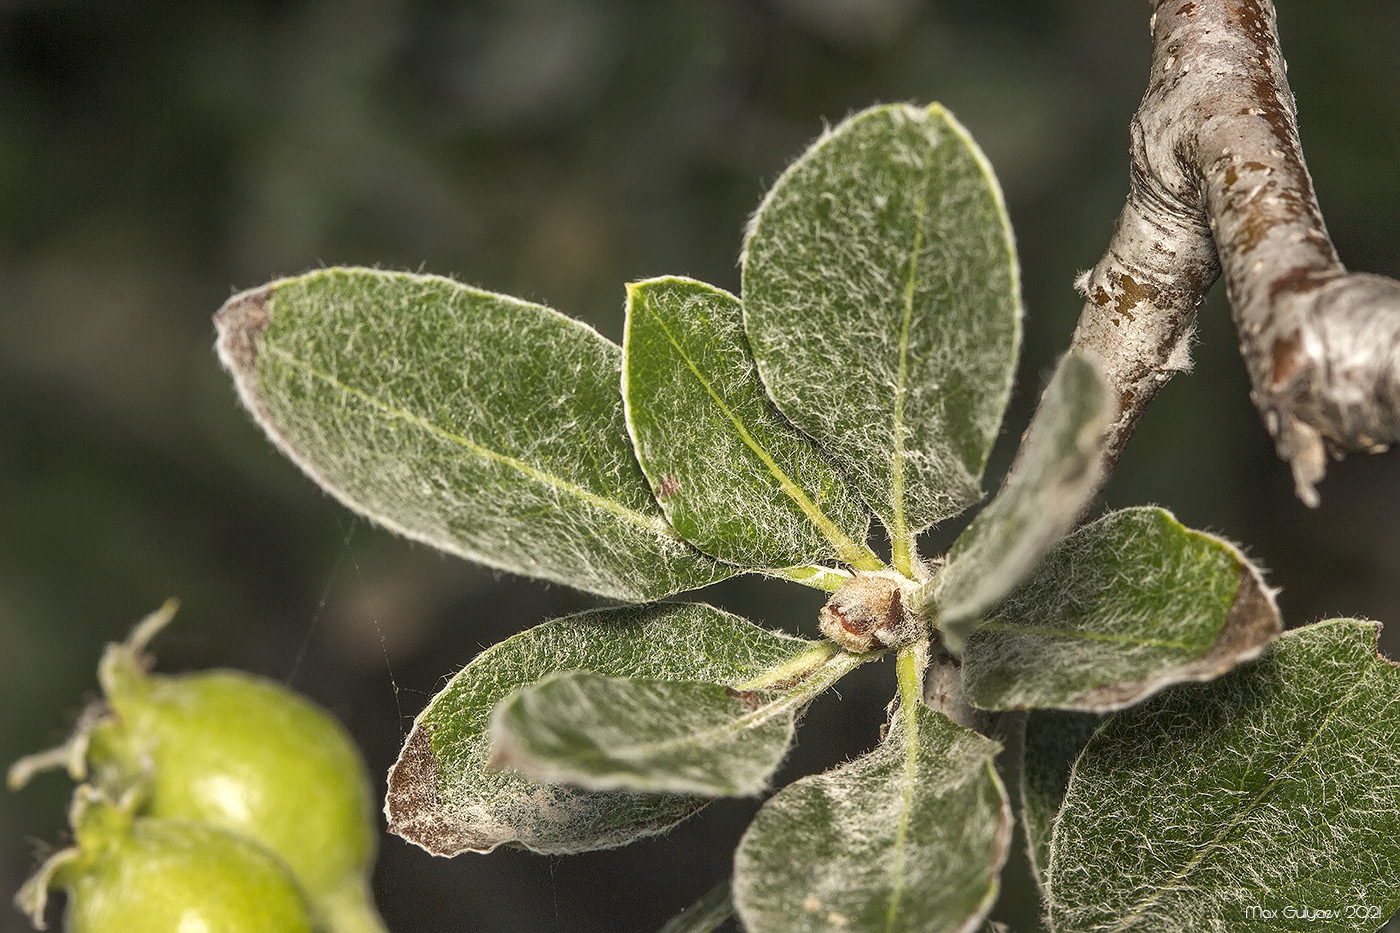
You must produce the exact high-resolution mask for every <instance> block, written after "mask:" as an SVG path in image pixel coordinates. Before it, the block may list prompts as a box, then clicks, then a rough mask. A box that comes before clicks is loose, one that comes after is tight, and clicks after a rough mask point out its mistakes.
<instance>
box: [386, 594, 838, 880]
mask: <svg viewBox="0 0 1400 933" xmlns="http://www.w3.org/2000/svg"><path fill="white" fill-rule="evenodd" d="M813 652H816V654H817V655H818V656H820V657H822V658H824V657H829V656H830V655H831V650H830V649H829V648H823V647H822V646H820V645H818V644H816V643H813V642H809V641H804V640H802V639H799V638H792V637H790V636H787V635H781V634H778V633H775V632H770V631H767V630H765V629H762V628H759V627H758V626H756V625H754V624H752V623H751V622H747V621H745V620H744V619H741V618H739V617H737V616H733V615H730V614H729V613H726V612H722V611H720V610H718V609H715V608H713V607H711V606H705V605H701V604H694V603H677V604H653V605H650V606H640V607H627V608H618V609H603V610H597V611H593V612H583V613H578V614H575V615H571V616H565V617H563V618H559V619H554V620H552V621H550V622H546V623H544V624H542V625H538V626H536V627H534V628H532V629H529V630H527V631H524V632H521V633H520V634H519V635H515V636H512V637H511V638H508V639H506V640H505V641H503V642H501V643H499V644H497V645H494V646H492V647H490V648H488V649H486V650H485V651H483V652H482V653H481V654H479V655H477V656H476V657H475V658H473V659H472V661H471V662H470V663H469V664H467V666H466V667H464V668H463V669H462V670H461V671H459V672H458V673H457V674H456V675H455V676H454V677H453V678H452V679H451V680H450V681H449V682H448V684H447V686H446V687H444V688H443V689H442V691H441V692H440V693H439V694H438V695H437V696H435V697H433V699H432V700H431V701H430V702H429V703H428V706H427V708H426V709H424V710H423V712H422V713H420V714H419V716H418V718H417V719H416V720H415V721H414V724H413V730H412V732H410V733H409V736H408V739H407V740H406V741H405V743H404V748H403V751H402V752H401V753H400V756H399V760H398V762H397V763H395V765H394V767H393V769H392V770H391V771H390V773H389V795H388V799H387V801H386V804H385V812H386V814H387V815H388V818H389V829H390V830H391V831H392V832H395V833H397V834H398V835H400V836H403V837H404V838H405V839H407V840H409V841H410V842H413V843H416V844H417V845H419V846H422V847H423V848H424V849H427V850H428V851H429V852H432V853H434V854H436V855H456V854H458V853H460V852H489V851H491V850H492V849H494V848H496V847H498V846H501V845H516V846H520V847H523V848H528V849H533V850H535V851H537V852H545V853H553V854H567V853H570V852H581V851H585V850H588V849H601V848H608V847H611V846H618V845H623V844H625V843H627V842H630V841H632V840H633V839H635V838H637V837H639V836H644V835H649V834H653V833H657V832H661V831H663V830H665V829H666V828H667V827H669V826H671V825H673V824H675V823H676V822H678V821H680V820H682V819H684V818H685V817H686V816H688V815H690V814H691V813H693V812H695V811H696V810H697V809H699V808H700V807H701V806H702V805H703V803H704V801H703V800H701V799H698V798H696V797H693V796H685V795H676V794H630V793H619V792H587V791H581V790H578V789H576V788H571V787H566V786H563V785H548V784H539V783H535V782H533V781H529V780H527V779H526V778H524V777H523V776H521V775H519V774H515V773H511V772H503V771H497V770H494V769H492V768H491V767H490V766H489V759H490V752H491V742H490V734H489V723H490V717H491V713H492V710H493V709H494V708H495V707H496V705H497V704H498V703H499V702H500V701H501V700H503V699H504V698H506V697H507V696H509V695H510V694H511V693H513V692H515V691H516V690H517V689H519V688H520V687H523V686H527V685H529V684H534V683H536V682H538V681H539V680H541V679H543V678H545V677H547V676H549V675H550V674H551V673H554V672H556V671H569V670H581V671H591V672H593V673H596V674H601V675H605V676H609V677H636V678H649V679H653V680H679V681H692V680H704V681H708V682H711V683H716V684H725V685H730V686H733V685H738V684H743V683H745V682H749V681H754V680H755V679H756V678H764V677H770V678H773V679H772V680H770V681H768V682H770V683H779V682H782V680H783V678H784V677H785V676H789V675H793V676H795V675H798V674H800V673H801V672H803V671H806V670H807V668H808V666H809V662H804V661H803V658H804V657H806V656H809V655H812V653H813ZM759 682H764V681H762V680H761V679H760V680H759Z"/></svg>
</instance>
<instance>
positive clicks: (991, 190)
mask: <svg viewBox="0 0 1400 933" xmlns="http://www.w3.org/2000/svg"><path fill="white" fill-rule="evenodd" d="M1019 289H1020V286H1019V272H1018V271H1017V267H1016V259H1015V247H1014V244H1013V242H1012V238H1011V233H1010V226H1009V224H1008V222H1007V220H1006V215H1005V209H1004V205H1003V203H1002V199H1001V194H1000V190H999V188H998V187H997V185H996V181H995V179H994V177H993V175H992V174H991V170H990V167H989V166H988V165H987V163H986V160H985V158H984V157H983V156H982V155H981V153H980V151H978V150H977V148H976V146H975V144H974V143H973V142H972V140H971V139H970V137H968V135H967V133H966V131H965V130H964V129H963V128H962V127H961V126H960V125H959V124H958V123H957V122H956V121H955V120H953V119H952V117H951V116H950V115H949V114H947V113H946V111H944V110H943V109H942V108H941V107H938V106H937V105H934V106H933V107H930V108H927V109H920V108H914V107H909V106H906V105H895V106H889V107H879V108H873V109H871V110H867V111H865V112H863V113H860V114H857V115H856V116H855V117H853V118H851V119H849V120H847V121H846V122H844V123H842V124H841V125H840V126H838V127H837V128H836V129H835V130H833V131H832V132H830V133H828V134H826V135H825V136H824V137H823V138H822V139H820V140H818V142H817V143H816V144H814V145H813V146H812V147H811V148H810V149H809V150H808V151H807V153H806V154H804V155H803V156H802V157H801V158H799V159H798V160H797V162H795V163H794V164H793V165H792V166H791V167H790V168H789V169H788V170H787V171H786V172H784V173H783V175H782V176H781V177H780V178H779V180H778V182H777V183H776V184H775V185H774V187H773V189H772V190H771V191H770V192H769V193H768V196H767V197H766V198H765V199H764V202H763V204H762V205H761V206H760V207H759V210H758V212H757V214H756V215H755V217H754V221H753V223H752V224H751V226H750V230H749V233H748V236H747V237H746V241H745V249H744V259H743V300H744V323H745V329H746V330H747V332H748V335H749V340H750V343H751V345H752V348H753V354H754V358H755V360H757V363H758V368H759V373H760V375H761V378H762V380H763V383H764V386H765V387H766V388H767V390H768V392H769V395H770V396H771V397H772V398H773V400H774V402H775V404H776V405H777V406H778V408H779V410H781V411H782V412H783V413H784V414H785V415H787V416H788V418H790V419H791V420H792V421H793V422H794V423H795V424H797V426H798V427H799V428H801V429H802V430H803V431H805V432H806V433H807V434H809V435H811V436H812V437H813V438H814V439H816V440H817V442H818V443H819V444H821V445H822V446H823V448H824V449H825V450H826V451H827V453H828V455H829V456H830V457H831V458H832V459H833V460H834V461H835V462H836V463H837V465H838V466H840V467H841V468H842V469H843V470H844V471H845V473H846V474H847V475H848V476H849V477H850V478H851V480H852V482H853V483H855V485H856V487H857V488H858V489H859V490H860V491H861V493H862V495H864V496H865V498H866V501H867V503H869V505H870V506H871V508H872V509H873V510H874V511H875V512H876V514H877V515H879V516H880V518H881V519H882V521H883V522H884V523H885V525H886V527H887V529H888V530H889V531H890V533H891V538H892V541H893V544H894V547H895V549H896V554H897V556H896V562H897V569H900V570H901V571H902V572H905V573H909V572H910V566H909V564H910V537H911V535H912V534H914V533H917V532H918V531H919V530H920V529H922V528H923V527H926V526H927V525H929V524H931V523H932V522H934V521H937V520H939V519H940V518H944V517H946V516H948V515H952V514H955V513H956V512H958V511H961V510H962V509H963V508H965V507H966V506H967V505H968V504H970V503H971V502H973V501H975V500H976V499H977V498H978V497H979V496H980V485H979V481H980V477H981V474H982V470H983V467H984V466H985V464H986V458H987V454H988V452H989V451H990V447H991V442H992V440H993V439H994V437H995V435H996V431H997V428H998V425H999V424H1000V420H1001V413H1002V410H1003V408H1004V407H1005V404H1006V399H1007V397H1008V394H1009V392H1010V386H1011V375H1012V369H1013V368H1014V365H1015V357H1016V350H1017V347H1018V345H1019V340H1020V291H1019ZM814 335H815V336H814Z"/></svg>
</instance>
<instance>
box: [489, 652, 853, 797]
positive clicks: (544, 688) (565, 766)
mask: <svg viewBox="0 0 1400 933" xmlns="http://www.w3.org/2000/svg"><path fill="white" fill-rule="evenodd" d="M865 660H866V658H865V657H863V656H859V655H853V654H850V653H848V652H842V651H837V650H836V649H835V648H834V646H830V645H819V646H817V647H815V648H813V649H812V650H811V651H809V652H808V653H807V654H806V655H804V656H803V657H802V658H801V659H800V661H801V662H804V663H803V667H805V670H804V671H803V672H802V674H801V675H800V676H801V680H800V682H798V683H794V684H791V685H790V686H786V687H785V689H781V690H774V689H751V688H746V687H739V688H736V687H731V686H725V685H722V684H714V683H705V682H697V681H664V680H654V679H640V678H615V677H602V676H599V675H596V674H591V673H588V672H585V671H563V672H560V673H556V674H552V675H550V676H549V677H546V678H544V679H543V680H540V681H538V682H537V683H535V684H532V685H530V686H527V687H524V688H522V689H520V690H518V691H516V692H515V693H513V694H512V695H510V696H509V697H507V698H506V699H505V700H503V701H501V703H500V704H499V705H498V706H497V707H496V710H495V712H494V713H492V716H491V738H492V758H491V764H492V766H493V767H504V768H511V769H514V770H516V771H519V772H521V773H522V774H524V775H526V776H527V777H529V778H531V779H532V780H535V781H541V782H546V783H564V784H572V785H574V786H577V787H582V788H585V789H588V790H626V791H629V792H632V793H673V794H698V795H703V796H708V797H744V796H749V795H752V794H757V793H760V792H761V791H763V790H765V789H767V787H768V783H769V779H770V778H771V777H772V775H773V772H774V771H776V770H777V769H778V766H779V765H780V764H782V760H783V757H784V756H785V755H786V753H787V750H788V746H789V745H791V744H792V736H793V730H794V728H795V726H796V720H797V715H798V713H799V712H800V711H801V709H802V708H804V707H805V706H806V705H807V704H808V703H809V702H810V701H811V700H812V699H813V698H814V697H815V696H816V695H817V694H818V693H821V692H822V691H823V690H825V689H826V688H827V687H829V686H831V685H832V684H834V683H835V682H836V680H838V679H839V678H840V677H841V676H843V675H844V674H846V673H848V672H849V671H851V670H854V669H855V668H856V667H858V666H859V665H860V664H862V663H864V661H865ZM774 673H775V674H776V673H777V672H774ZM771 676H772V675H770V676H769V677H766V678H764V679H765V680H767V679H771Z"/></svg>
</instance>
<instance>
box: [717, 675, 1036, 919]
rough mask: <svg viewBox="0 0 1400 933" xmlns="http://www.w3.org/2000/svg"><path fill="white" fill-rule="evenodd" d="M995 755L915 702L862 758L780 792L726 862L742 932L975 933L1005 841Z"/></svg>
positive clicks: (990, 745)
mask: <svg viewBox="0 0 1400 933" xmlns="http://www.w3.org/2000/svg"><path fill="white" fill-rule="evenodd" d="M999 747H1000V746H998V745H997V744H996V743H995V742H993V741H991V740H990V739H987V738H984V737H983V736H980V735H978V734H977V733H975V732H973V731H972V730H970V729H964V728H963V727H961V726H957V725H954V724H953V723H952V722H951V721H950V720H949V719H948V718H947V717H945V716H943V715H942V714H940V713H936V712H934V711H933V710H931V709H929V708H928V707H927V706H925V705H924V704H923V703H919V702H915V703H913V704H912V705H911V706H909V707H906V708H902V709H901V710H899V711H898V712H897V713H896V715H895V717H894V720H893V722H892V723H891V726H890V730H889V734H888V735H887V736H886V738H885V740H884V741H883V742H882V743H881V744H880V745H879V746H878V747H877V748H876V749H875V750H874V751H872V752H870V753H869V754H868V755H865V756H864V757H861V758H858V759H856V760H855V761H852V762H850V763H848V764H845V765H842V766H841V767H839V768H836V769H834V770H832V771H828V772H826V773H825V774H818V775H813V776H812V777H806V778H803V779H802V780H800V781H797V782H796V783H794V784H790V785H789V786H787V787H785V788H783V789H782V790H781V791H779V792H778V793H777V795H775V796H774V797H773V798H772V799H771V800H769V801H768V802H767V803H766V804H764V806H763V808H762V809H761V810H759V812H758V816H756V817H755V818H754V821H753V823H752V824H751V825H750V826H749V829H748V831H747V832H746V833H745V834H744V837H743V840H742V841H741V842H740V843H739V850H738V852H737V853H735V857H734V905H735V908H736V910H737V913H738V914H739V918H740V919H741V920H742V921H743V923H744V928H745V929H746V930H748V931H749V933H799V931H802V933H805V931H832V933H835V931H843V933H863V931H881V933H895V931H909V933H951V931H971V930H975V929H979V928H980V925H981V923H982V920H983V918H985V917H986V914H987V911H988V910H990V909H991V906H992V902H993V901H994V900H995V898H996V892H997V885H998V881H997V878H998V875H999V872H1000V870H1001V866H1002V863H1003V862H1004V861H1005V859H1006V853H1007V846H1008V844H1009V839H1010V834H1011V812H1010V809H1009V807H1008V805H1007V800H1006V793H1005V790H1004V789H1003V788H1002V785H1001V781H1000V779H999V778H998V777H997V775H996V770H995V768H994V767H993V766H992V759H993V757H994V756H995V755H996V753H997V751H998V749H999Z"/></svg>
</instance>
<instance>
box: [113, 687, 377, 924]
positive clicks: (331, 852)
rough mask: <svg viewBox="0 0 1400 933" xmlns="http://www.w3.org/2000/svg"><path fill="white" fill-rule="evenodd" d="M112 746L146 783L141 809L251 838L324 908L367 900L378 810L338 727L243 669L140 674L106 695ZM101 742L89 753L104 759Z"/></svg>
mask: <svg viewBox="0 0 1400 933" xmlns="http://www.w3.org/2000/svg"><path fill="white" fill-rule="evenodd" d="M108 700H109V702H110V703H111V704H112V708H113V710H114V712H115V715H116V719H115V721H114V726H115V730H114V733H113V734H112V736H111V738H112V740H113V741H112V745H111V747H112V748H124V749H125V753H126V754H128V755H130V756H131V757H130V758H129V759H128V767H131V766H137V767H140V766H144V769H145V770H146V773H147V774H148V783H147V784H146V785H145V800H144V803H143V807H142V812H144V813H147V814H149V815H151V816H156V817H163V818H171V819H185V820H197V821H200V822H203V823H207V824H209V825H211V826H217V827H220V828H222V829H226V830H229V831H232V832H235V833H239V834H241V835H243V836H246V837H248V838H249V839H252V840H254V841H256V842H258V843H260V844H261V845H263V846H266V847H267V848H268V849H270V850H272V851H273V852H276V853H277V854H278V855H279V856H281V857H282V859H284V860H285V861H286V862H287V864H288V866H290V868H291V870H292V872H293V874H294V875H295V876H296V877H297V879H298V880H299V881H300V882H301V885H302V887H303V888H304V889H305V890H306V893H307V895H308V896H309V897H310V898H311V901H312V903H313V904H315V905H316V907H317V908H318V910H330V909H332V908H331V907H330V904H331V903H332V902H335V901H337V900H339V899H343V898H346V897H353V896H354V895H355V893H356V892H359V893H360V894H361V895H362V894H363V888H364V885H365V878H366V875H367V874H368V872H369V869H370V866H371V864H372V862H373V859H374V849H375V834H374V807H373V803H372V801H371V798H370V794H369V781H368V779H367V777H366V775H365V772H364V765H363V764H362V763H361V762H360V757H359V754H358V753H357V752H356V750H355V747H354V746H353V745H352V744H351V742H350V739H349V737H348V736H347V735H346V734H345V731H344V729H342V728H341V726H340V725H339V723H337V722H336V721H335V720H334V719H333V718H331V717H330V716H328V715H327V714H326V713H324V712H322V711H321V710H320V709H318V708H316V707H315V706H313V705H312V704H311V703H309V702H307V701H306V700H304V699H302V698H301V697H300V696H298V695H297V694H295V693H293V692H291V691H290V690H288V689H286V688H285V687H282V686H281V685H279V684H276V683H272V682H270V681H266V680H261V679H258V678H255V677H252V676H249V675H246V674H242V673H239V672H236V671H208V672H202V673H198V674H187V675H183V676H177V677H161V676H145V677H142V678H141V679H140V680H137V681H133V682H130V683H128V684H125V685H124V686H123V688H122V689H121V690H120V692H118V693H116V694H114V695H112V696H109V698H108ZM98 753H99V746H98V745H97V744H95V745H94V746H93V748H92V751H91V753H90V754H94V755H95V754H98Z"/></svg>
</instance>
